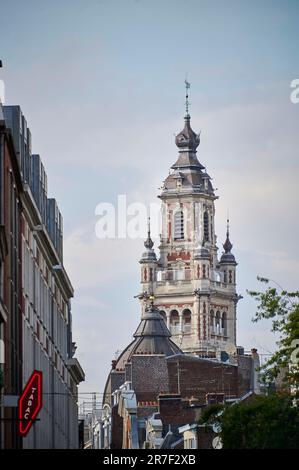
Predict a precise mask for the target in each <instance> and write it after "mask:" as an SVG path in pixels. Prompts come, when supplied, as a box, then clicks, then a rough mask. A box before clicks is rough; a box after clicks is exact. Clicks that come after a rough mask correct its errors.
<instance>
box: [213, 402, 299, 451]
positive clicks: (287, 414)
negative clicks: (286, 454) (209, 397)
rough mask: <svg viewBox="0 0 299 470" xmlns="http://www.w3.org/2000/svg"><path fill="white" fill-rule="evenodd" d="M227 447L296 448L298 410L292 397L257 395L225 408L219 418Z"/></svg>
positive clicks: (298, 421)
mask: <svg viewBox="0 0 299 470" xmlns="http://www.w3.org/2000/svg"><path fill="white" fill-rule="evenodd" d="M220 423H221V427H222V430H221V433H220V436H221V439H222V442H223V448H224V449H296V448H298V443H299V413H298V408H297V407H296V406H294V402H293V398H292V397H289V396H279V395H269V396H258V397H255V398H254V399H252V400H251V401H247V402H245V401H244V402H240V403H237V404H235V405H232V406H229V407H226V408H225V410H224V413H223V414H222V416H221V419H220Z"/></svg>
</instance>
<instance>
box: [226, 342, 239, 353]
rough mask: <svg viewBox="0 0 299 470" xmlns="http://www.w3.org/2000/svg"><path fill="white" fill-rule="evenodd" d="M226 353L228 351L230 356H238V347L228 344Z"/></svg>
mask: <svg viewBox="0 0 299 470" xmlns="http://www.w3.org/2000/svg"><path fill="white" fill-rule="evenodd" d="M225 351H226V352H227V353H228V354H229V355H230V356H232V355H234V354H236V352H237V348H236V346H235V345H234V343H228V344H227V345H226V347H225Z"/></svg>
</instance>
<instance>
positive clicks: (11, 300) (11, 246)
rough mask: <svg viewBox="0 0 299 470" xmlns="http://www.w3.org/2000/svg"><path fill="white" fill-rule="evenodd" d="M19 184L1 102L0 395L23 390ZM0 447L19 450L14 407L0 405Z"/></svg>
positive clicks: (13, 150)
mask: <svg viewBox="0 0 299 470" xmlns="http://www.w3.org/2000/svg"><path fill="white" fill-rule="evenodd" d="M21 191H22V181H21V175H20V171H19V166H18V161H17V157H16V152H15V148H14V142H13V139H12V136H11V133H10V131H9V130H8V129H7V126H6V123H5V119H4V114H3V108H2V106H1V102H0V235H1V236H0V257H1V258H0V340H1V356H2V358H1V364H0V367H1V382H2V386H4V388H2V390H1V392H2V393H1V398H2V400H1V403H3V395H4V393H5V394H6V395H13V396H17V395H19V394H20V392H21V390H22V385H23V384H22V313H21V312H22V310H21V308H22V285H21V279H22V277H21V274H22V249H21V201H20V194H21ZM0 416H1V421H0V446H1V447H8V448H11V447H12V448H16V447H20V445H21V441H20V438H19V437H18V434H17V430H16V419H17V410H16V408H12V407H9V408H7V407H6V408H4V407H3V405H2V406H0Z"/></svg>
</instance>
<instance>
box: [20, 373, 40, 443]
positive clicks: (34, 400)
mask: <svg viewBox="0 0 299 470" xmlns="http://www.w3.org/2000/svg"><path fill="white" fill-rule="evenodd" d="M42 376H43V373H42V372H41V371H40V370H34V371H33V373H32V375H31V377H30V379H29V380H28V382H27V384H26V386H25V388H24V390H23V393H22V395H21V396H20V398H19V401H18V417H19V434H20V435H21V436H23V437H25V436H27V434H28V432H29V429H30V428H31V426H32V424H33V422H34V420H35V418H36V416H37V415H38V413H39V411H40V409H41V407H42Z"/></svg>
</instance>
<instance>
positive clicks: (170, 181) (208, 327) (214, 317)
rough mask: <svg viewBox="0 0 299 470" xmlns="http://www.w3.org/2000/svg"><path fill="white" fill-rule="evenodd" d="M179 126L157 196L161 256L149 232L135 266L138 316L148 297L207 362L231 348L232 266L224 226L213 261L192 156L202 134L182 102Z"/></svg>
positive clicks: (206, 185)
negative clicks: (138, 285)
mask: <svg viewBox="0 0 299 470" xmlns="http://www.w3.org/2000/svg"><path fill="white" fill-rule="evenodd" d="M186 100H187V101H186V115H185V117H184V128H183V130H182V131H181V132H180V133H179V134H178V135H177V136H176V138H175V143H176V145H177V147H178V149H179V154H178V158H177V160H176V162H175V163H174V165H172V167H171V172H170V174H169V176H168V177H167V178H166V180H165V181H164V184H163V187H162V192H161V194H160V195H159V198H160V199H161V203H162V234H161V238H160V246H159V250H160V258H158V259H157V257H156V254H155V251H154V249H153V242H152V240H151V236H150V230H149V231H148V238H147V240H146V242H145V248H146V251H145V252H144V253H143V255H142V258H141V260H140V264H141V286H142V293H141V294H140V296H139V298H140V301H141V307H142V312H143V314H144V312H145V306H146V303H147V299H148V297H149V295H152V296H153V298H154V302H155V305H156V307H158V308H159V311H160V313H161V315H162V316H163V318H164V320H165V322H166V324H167V326H168V328H169V330H170V332H171V334H172V340H173V341H174V342H175V343H176V344H177V345H178V346H179V347H180V348H181V349H182V350H183V351H184V352H187V353H195V354H200V355H203V356H209V357H213V356H216V355H217V352H219V351H222V350H231V348H233V346H235V345H236V306H237V302H238V298H239V297H238V295H237V294H236V265H237V263H236V260H235V257H234V255H233V254H232V253H231V249H232V244H231V242H230V239H229V224H228V225H227V234H226V241H225V243H224V244H223V248H224V252H223V254H222V256H221V257H220V259H218V255H217V251H218V248H217V245H216V234H215V204H214V202H215V200H216V199H217V196H215V193H214V189H213V186H212V183H211V178H210V176H209V175H208V174H207V173H206V171H205V167H204V166H203V165H202V164H201V163H200V162H199V160H198V158H197V155H196V152H197V147H198V146H199V143H200V135H199V134H196V133H195V132H194V131H193V130H192V128H191V124H190V120H191V119H190V115H189V112H188V95H187V96H186Z"/></svg>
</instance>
